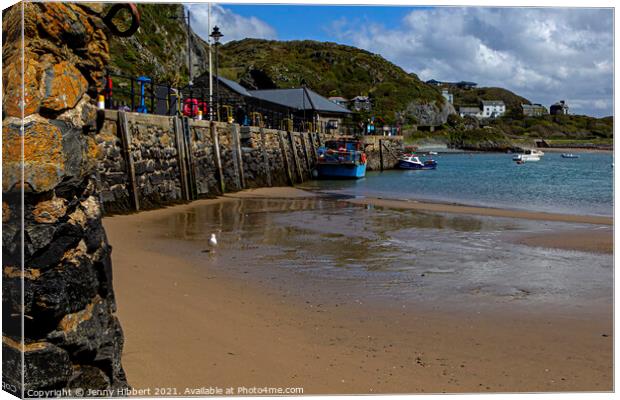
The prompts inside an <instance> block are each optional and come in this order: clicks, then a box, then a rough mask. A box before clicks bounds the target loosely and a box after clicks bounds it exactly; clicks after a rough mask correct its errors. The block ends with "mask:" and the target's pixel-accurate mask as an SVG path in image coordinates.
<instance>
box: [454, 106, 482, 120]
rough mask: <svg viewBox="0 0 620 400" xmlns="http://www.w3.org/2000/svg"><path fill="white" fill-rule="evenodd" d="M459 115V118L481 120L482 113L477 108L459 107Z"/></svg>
mask: <svg viewBox="0 0 620 400" xmlns="http://www.w3.org/2000/svg"><path fill="white" fill-rule="evenodd" d="M459 115H460V116H461V118H464V117H466V116H470V117H475V118H482V111H481V110H480V108H478V107H459Z"/></svg>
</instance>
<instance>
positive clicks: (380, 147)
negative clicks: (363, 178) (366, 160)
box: [379, 139, 383, 172]
mask: <svg viewBox="0 0 620 400" xmlns="http://www.w3.org/2000/svg"><path fill="white" fill-rule="evenodd" d="M379 168H380V170H381V172H383V140H381V139H379Z"/></svg>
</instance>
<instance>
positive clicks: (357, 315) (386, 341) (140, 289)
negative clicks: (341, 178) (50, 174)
mask: <svg viewBox="0 0 620 400" xmlns="http://www.w3.org/2000/svg"><path fill="white" fill-rule="evenodd" d="M287 194H288V195H293V196H297V198H299V199H301V198H303V196H302V194H303V192H300V191H297V190H295V189H290V190H289V189H277V190H276V191H274V196H275V197H278V198H282V197H286V195H287ZM254 195H255V196H262V197H269V196H270V194H269V190H265V189H263V190H260V191H259V193H254ZM236 196H239V195H236ZM241 196H248V194H247V193H245V194H241ZM238 201H241V200H239V199H235V198H233V197H232V196H231V197H227V198H224V199H214V200H200V201H196V202H194V203H191V204H188V205H182V206H176V207H170V208H167V209H163V210H156V211H149V212H143V213H140V214H134V215H122V216H115V217H111V218H105V219H104V225H105V228H106V231H107V233H108V238H109V241H110V243H111V244H112V246H113V253H112V258H113V268H114V285H115V291H116V298H117V304H118V316H119V318H120V320H121V323H122V326H123V329H124V332H125V348H124V354H123V365H124V368H125V371H126V373H127V377H128V380H129V383H130V384H131V385H132V386H133V387H135V388H151V394H152V395H155V394H156V393H155V388H161V387H171V388H175V393H176V394H177V395H184V394H197V392H193V393H192V392H191V390H192V389H200V388H202V387H210V386H211V387H215V386H217V387H220V388H224V387H228V386H232V387H235V388H237V387H239V386H246V387H252V386H257V387H265V386H267V387H303V388H304V394H327V393H337V394H346V393H368V394H372V393H421V392H426V393H440V392H454V393H468V392H523V391H527V392H538V391H610V390H612V384H613V383H612V379H613V378H612V360H613V358H612V343H613V340H612V338H613V332H612V319H611V316H612V315H611V307H612V304H611V299H609V303H608V304H605V305H604V306H603V307H600V308H598V309H595V310H587V312H583V313H572V312H561V311H562V310H560V312H551V311H548V310H547V311H545V310H541V309H539V308H536V307H532V308H528V307H527V306H521V307H512V303H510V304H509V305H508V306H507V307H508V308H504V309H502V310H496V311H493V308H480V309H478V310H477V311H476V310H472V311H471V312H455V311H451V310H448V309H442V308H441V307H440V306H438V307H436V308H435V309H433V308H429V307H422V306H420V307H416V306H415V304H413V305H412V304H411V303H405V302H401V301H399V300H398V299H396V298H394V299H392V300H389V299H388V300H384V301H380V302H379V301H374V300H372V299H366V298H365V297H363V296H360V297H350V296H343V297H337V296H334V297H330V296H326V293H327V289H326V288H327V287H329V288H332V289H333V288H334V287H336V288H338V282H335V283H334V282H325V284H324V285H321V284H319V285H317V284H315V283H314V282H309V283H307V284H306V283H304V282H299V279H300V277H299V276H297V275H295V274H293V273H291V274H285V273H280V272H279V271H269V270H267V272H263V273H260V274H257V273H255V272H254V270H252V269H250V268H247V270H243V269H241V270H237V269H234V268H232V267H231V268H230V269H228V268H226V266H225V265H224V266H222V265H216V262H215V261H213V260H215V258H212V257H214V255H212V254H207V253H204V254H202V256H200V257H203V256H204V257H203V258H197V256H196V253H197V251H196V249H195V248H194V247H192V246H185V245H182V242H181V241H180V240H178V239H179V238H178V237H175V235H176V234H175V233H174V231H172V232H171V230H170V227H169V226H167V225H166V224H165V223H161V221H162V220H166V218H170V217H173V216H175V215H177V214H179V213H182V212H184V211H191V210H194V209H197V208H199V207H204V206H210V205H216V204H222V202H224V203H223V206H224V207H232V206H233V205H234V204H235V202H238ZM175 240H176V241H175ZM243 245H244V246H247V247H251V246H256V247H260V246H261V243H254V242H250V243H244V244H243ZM205 247H206V246H205ZM218 251H220V249H219V248H218V249H216V252H218ZM221 251H222V252H225V251H226V250H225V249H221ZM222 255H223V254H222ZM215 256H217V254H215ZM232 257H233V258H234V257H235V256H234V255H232ZM197 260H201V261H197ZM273 282H277V283H278V284H277V285H275V284H273ZM300 288H301V289H303V290H299V289H300ZM506 310H509V311H511V312H509V313H508V312H506ZM186 390H190V392H186ZM170 393H171V394H174V393H172V392H170Z"/></svg>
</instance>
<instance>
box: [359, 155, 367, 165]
mask: <svg viewBox="0 0 620 400" xmlns="http://www.w3.org/2000/svg"><path fill="white" fill-rule="evenodd" d="M360 159H361V161H362V164H366V153H362V156H361V157H360Z"/></svg>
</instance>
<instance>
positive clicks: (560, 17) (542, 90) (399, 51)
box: [330, 7, 613, 116]
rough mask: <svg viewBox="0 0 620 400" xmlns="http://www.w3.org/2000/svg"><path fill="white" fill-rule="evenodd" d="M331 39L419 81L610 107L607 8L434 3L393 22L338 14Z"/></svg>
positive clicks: (588, 110)
mask: <svg viewBox="0 0 620 400" xmlns="http://www.w3.org/2000/svg"><path fill="white" fill-rule="evenodd" d="M330 31H331V32H333V33H334V34H335V35H336V37H337V38H338V40H340V41H344V42H347V43H349V44H352V45H354V46H358V47H362V48H364V49H367V50H369V51H373V52H375V53H379V54H381V55H382V56H384V57H385V58H387V59H388V60H390V61H392V62H394V63H396V64H397V65H400V66H401V67H403V68H404V69H405V70H407V71H409V72H415V73H417V74H418V75H419V76H420V78H421V79H424V80H428V79H431V78H434V79H438V80H446V81H456V80H468V81H474V82H477V83H478V84H479V85H481V86H500V87H505V88H507V89H509V90H513V91H515V92H516V93H517V94H520V95H522V96H524V97H526V98H528V99H530V100H531V101H533V102H536V103H542V104H545V105H547V106H549V105H550V104H552V103H554V102H556V101H558V100H560V99H565V100H567V101H569V102H572V105H571V111H572V112H575V113H585V114H591V115H599V116H600V115H611V114H612V113H613V109H612V107H613V99H612V84H613V11H612V10H611V9H583V8H581V9H578V8H482V7H460V8H456V7H438V8H432V9H419V10H414V11H411V12H409V13H408V14H406V15H405V16H404V17H403V19H402V21H401V24H400V26H396V27H386V26H383V25H381V24H376V23H368V24H363V25H360V24H359V23H355V22H354V21H346V20H343V19H340V20H338V21H335V23H333V24H332V25H331V29H330Z"/></svg>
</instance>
